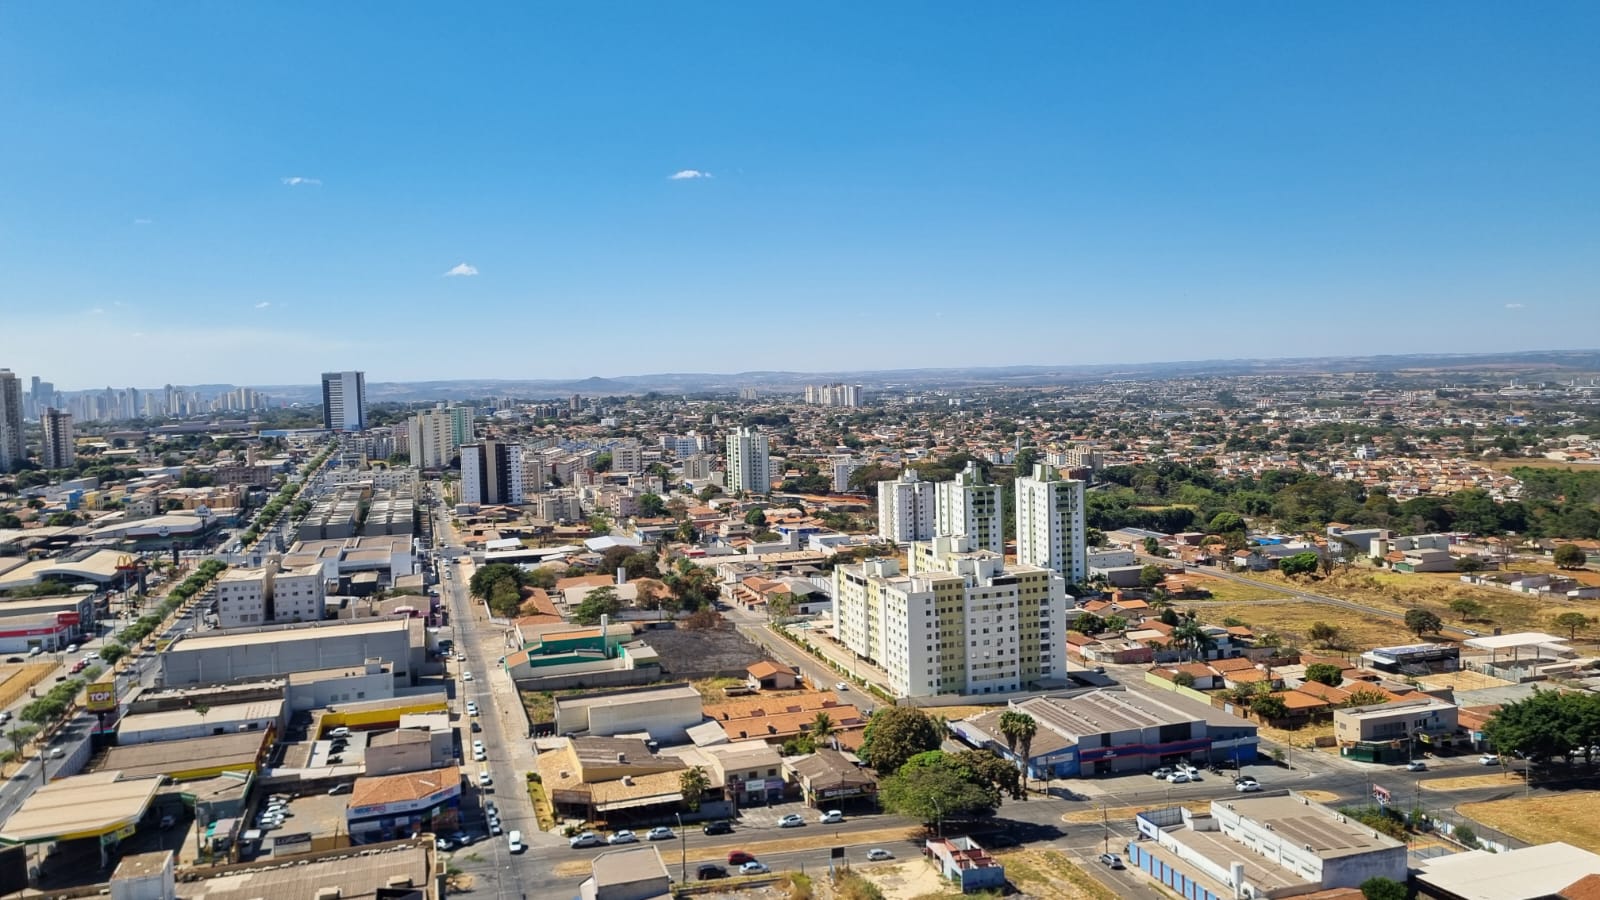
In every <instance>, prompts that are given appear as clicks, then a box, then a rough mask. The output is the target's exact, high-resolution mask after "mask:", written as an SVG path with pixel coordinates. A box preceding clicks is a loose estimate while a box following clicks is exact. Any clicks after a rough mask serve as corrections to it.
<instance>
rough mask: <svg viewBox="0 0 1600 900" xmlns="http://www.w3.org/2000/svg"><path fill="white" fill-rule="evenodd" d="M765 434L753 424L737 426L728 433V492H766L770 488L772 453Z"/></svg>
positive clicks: (770, 489)
mask: <svg viewBox="0 0 1600 900" xmlns="http://www.w3.org/2000/svg"><path fill="white" fill-rule="evenodd" d="M771 452H772V451H771V449H770V445H769V444H768V443H767V436H766V435H764V434H762V433H761V432H759V431H756V430H755V429H754V428H738V429H735V430H734V431H732V432H729V434H728V467H727V478H728V493H730V494H732V493H737V492H739V491H745V492H747V493H751V494H766V493H770V492H771V491H772V457H771Z"/></svg>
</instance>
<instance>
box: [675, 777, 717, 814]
mask: <svg viewBox="0 0 1600 900" xmlns="http://www.w3.org/2000/svg"><path fill="white" fill-rule="evenodd" d="M710 788H711V779H710V778H708V777H706V770H705V767H704V766H692V767H690V768H687V769H684V770H683V771H682V772H680V773H678V791H679V793H681V794H683V805H684V806H685V807H686V808H687V809H688V810H689V811H690V812H698V811H699V809H700V799H701V798H702V797H704V796H705V793H706V791H707V790H709V789H710Z"/></svg>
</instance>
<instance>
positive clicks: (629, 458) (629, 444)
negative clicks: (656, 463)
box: [611, 438, 644, 475]
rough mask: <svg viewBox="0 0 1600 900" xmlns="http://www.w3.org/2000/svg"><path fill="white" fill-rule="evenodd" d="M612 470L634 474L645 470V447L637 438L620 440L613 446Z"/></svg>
mask: <svg viewBox="0 0 1600 900" xmlns="http://www.w3.org/2000/svg"><path fill="white" fill-rule="evenodd" d="M611 471H613V472H616V473H618V474H621V475H633V474H636V473H638V472H643V471H644V448H642V447H640V446H639V442H638V441H636V440H632V439H631V438H630V439H627V440H622V441H618V442H617V443H616V444H613V445H612V447H611Z"/></svg>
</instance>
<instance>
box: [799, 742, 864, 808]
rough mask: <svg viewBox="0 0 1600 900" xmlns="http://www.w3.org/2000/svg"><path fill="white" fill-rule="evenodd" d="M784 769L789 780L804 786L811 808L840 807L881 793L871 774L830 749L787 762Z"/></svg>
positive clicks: (801, 790) (803, 796) (802, 793)
mask: <svg viewBox="0 0 1600 900" xmlns="http://www.w3.org/2000/svg"><path fill="white" fill-rule="evenodd" d="M783 768H784V771H785V772H786V773H787V774H788V776H789V780H790V781H792V782H794V783H795V784H797V785H799V786H800V796H801V798H802V799H804V800H805V802H806V804H807V805H808V806H815V807H822V806H830V807H831V806H837V805H838V804H840V803H847V802H849V801H852V800H860V799H868V798H871V797H875V796H877V793H878V779H876V778H874V777H872V773H871V772H868V771H867V770H866V769H863V768H862V767H860V766H858V765H856V764H855V763H854V762H852V761H851V759H850V758H849V757H847V756H845V755H844V754H843V753H840V752H839V751H838V750H834V749H832V748H830V747H823V748H820V749H818V750H817V752H815V753H812V754H810V755H809V756H797V757H793V758H790V759H786V760H784V762H783Z"/></svg>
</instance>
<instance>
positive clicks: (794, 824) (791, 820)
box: [778, 813, 806, 828]
mask: <svg viewBox="0 0 1600 900" xmlns="http://www.w3.org/2000/svg"><path fill="white" fill-rule="evenodd" d="M804 824H806V820H805V819H802V818H800V817H799V816H797V815H795V814H794V813H790V814H789V815H787V816H784V817H783V818H781V819H779V820H778V827H779V828H799V827H800V826H802V825H804Z"/></svg>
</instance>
